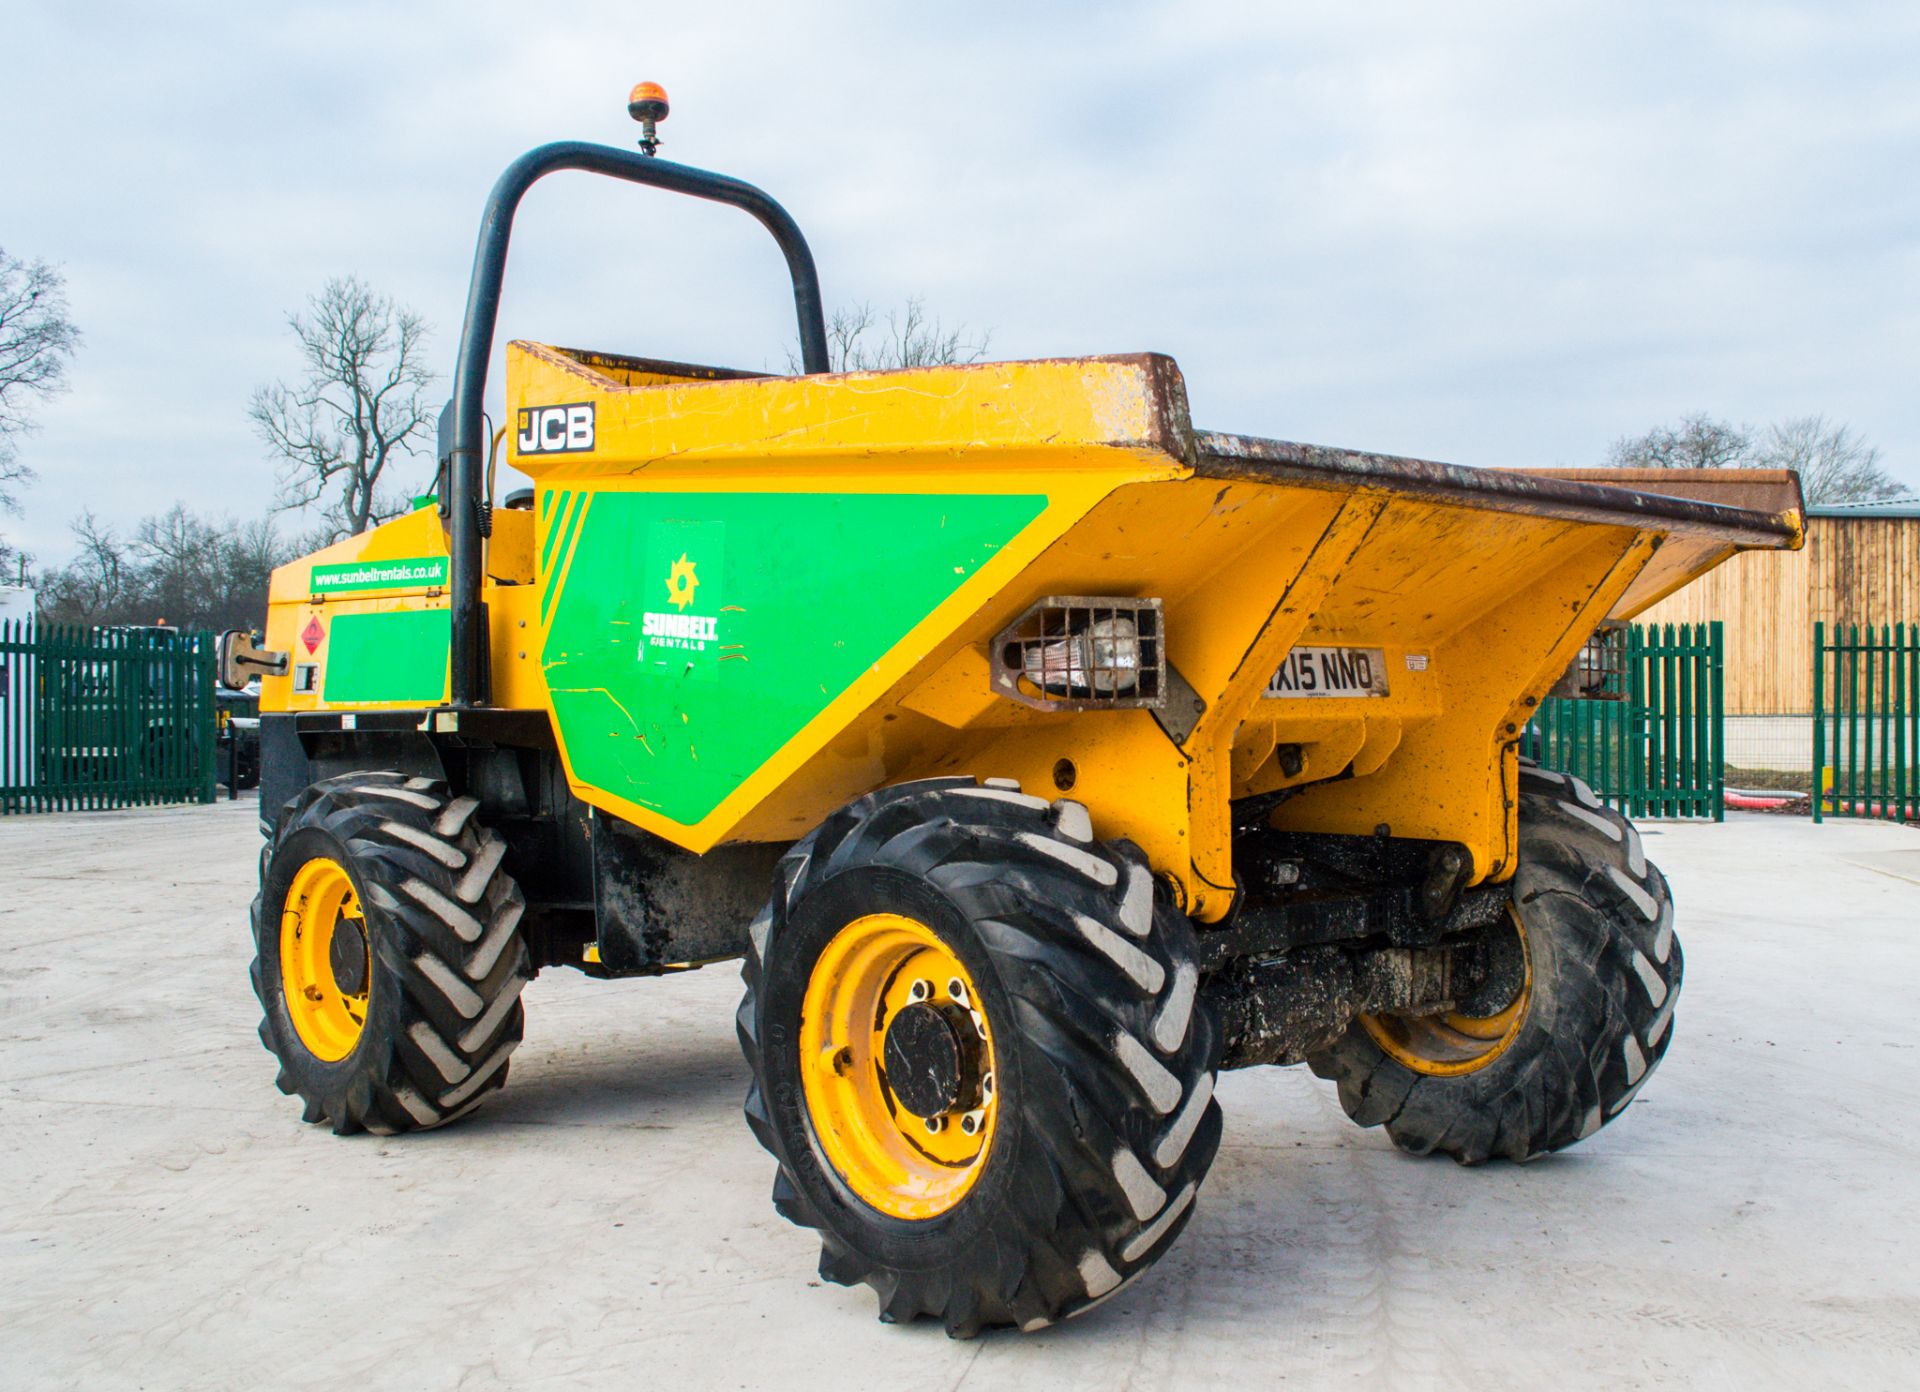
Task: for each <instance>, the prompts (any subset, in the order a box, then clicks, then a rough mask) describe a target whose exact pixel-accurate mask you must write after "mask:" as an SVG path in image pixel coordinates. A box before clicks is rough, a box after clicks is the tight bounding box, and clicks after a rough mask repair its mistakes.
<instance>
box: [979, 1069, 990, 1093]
mask: <svg viewBox="0 0 1920 1392" xmlns="http://www.w3.org/2000/svg"><path fill="white" fill-rule="evenodd" d="M980 1095H981V1096H982V1097H991V1096H993V1074H991V1073H983V1074H981V1075H980Z"/></svg>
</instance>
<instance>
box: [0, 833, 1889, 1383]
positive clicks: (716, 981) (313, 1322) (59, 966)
mask: <svg viewBox="0 0 1920 1392" xmlns="http://www.w3.org/2000/svg"><path fill="white" fill-rule="evenodd" d="M1648 832H1649V835H1648V840H1647V845H1648V851H1649V853H1650V854H1651V855H1653V856H1654V858H1655V859H1657V860H1659V861H1660V862H1662V863H1663V864H1664V865H1665V867H1666V869H1667V871H1668V874H1669V876H1670V877H1671V879H1672V882H1673V886H1674V891H1675V895H1676V898H1677V900H1678V902H1679V906H1680V918H1679V923H1680V931H1681V933H1682V935H1683V938H1684V941H1685V944H1686V951H1687V985H1686V995H1685V998H1684V999H1683V1001H1682V1003H1681V1007H1680V1010H1679V1012H1678V1015H1677V1027H1678V1028H1677V1035H1676V1039H1675V1043H1674V1045H1673V1048H1672V1051H1671V1052H1670V1053H1669V1054H1668V1056H1667V1060H1666V1063H1665V1065H1664V1067H1663V1068H1662V1070H1661V1072H1660V1075H1659V1076H1658V1077H1657V1078H1656V1079H1655V1080H1654V1081H1653V1083H1652V1084H1650V1085H1649V1086H1648V1087H1647V1088H1646V1089H1645V1091H1644V1092H1643V1093H1642V1094H1641V1099H1640V1100H1639V1101H1637V1102H1636V1103H1635V1104H1634V1105H1633V1107H1632V1108H1631V1109H1630V1110H1629V1111H1628V1112H1627V1113H1626V1114H1625V1115H1624V1116H1622V1117H1621V1118H1620V1120H1619V1122H1618V1123H1616V1124H1615V1125H1614V1126H1612V1127H1610V1128H1609V1129H1607V1130H1606V1131H1604V1132H1602V1133H1601V1134H1600V1135H1598V1136H1596V1137H1594V1138H1593V1139H1592V1140H1590V1141H1588V1142H1587V1143H1586V1144H1585V1145H1583V1146H1581V1147H1579V1148H1578V1149H1576V1150H1574V1151H1572V1152H1569V1153H1567V1154H1565V1155H1561V1156H1556V1157H1552V1158H1549V1159H1547V1160H1543V1161H1539V1162H1536V1163H1534V1164H1532V1165H1528V1166H1525V1167H1519V1166H1513V1165H1506V1164H1496V1165H1490V1166H1487V1167H1485V1168H1482V1169H1478V1170H1464V1169H1461V1168H1459V1167H1457V1166H1455V1165H1452V1164H1450V1163H1448V1162H1445V1161H1420V1160H1415V1159H1411V1158H1409V1157H1406V1156H1402V1155H1400V1154H1398V1153H1397V1152H1395V1151H1394V1150H1393V1148H1392V1147H1391V1146H1390V1145H1389V1144H1388V1143H1387V1141H1386V1139H1385V1137H1384V1136H1383V1135H1381V1134H1380V1133H1379V1132H1378V1131H1361V1130H1358V1129H1356V1128H1355V1127H1353V1126H1352V1125H1350V1124H1349V1123H1348V1122H1347V1121H1346V1119H1345V1117H1344V1116H1343V1115H1342V1114H1341V1112H1340V1110H1339V1107H1338V1105H1337V1104H1336V1102H1335V1100H1334V1098H1333V1095H1332V1092H1331V1090H1330V1089H1329V1088H1328V1087H1327V1086H1325V1085H1323V1084H1321V1083H1319V1082H1318V1081H1316V1080H1315V1079H1314V1078H1313V1077H1311V1076H1310V1075H1309V1074H1307V1073H1306V1072H1304V1071H1303V1070H1298V1069H1290V1070H1264V1071H1254V1072H1246V1073H1237V1074H1232V1075H1230V1076H1228V1077H1226V1078H1225V1079H1223V1080H1222V1083H1221V1087H1220V1095H1221V1100H1222V1102H1223V1103H1224V1105H1225V1107H1226V1113H1227V1133H1226V1141H1225V1144H1224V1146H1223V1147H1222V1150H1221V1153H1220V1160H1219V1163H1218V1165H1217V1166H1216V1167H1215V1169H1214V1172H1213V1177H1212V1179H1211V1180H1210V1181H1209V1183H1208V1185H1207V1187H1206V1189H1205V1191H1204V1193H1203V1196H1202V1199H1201V1203H1200V1207H1199V1211H1198V1215H1197V1217H1196V1219H1195V1221H1194V1222H1193V1224H1192V1225H1191V1226H1190V1227H1189V1228H1188V1230H1187V1232H1186V1234H1185V1236H1184V1237H1183V1238H1182V1240H1181V1241H1180V1243H1179V1244H1178V1246H1177V1247H1176V1248H1175V1250H1174V1251H1173V1252H1172V1253H1171V1254H1170V1255H1169V1256H1168V1257H1167V1258H1166V1259H1165V1260H1164V1261H1162V1262H1161V1263H1160V1265H1159V1266H1158V1267H1157V1268H1155V1269H1154V1270H1153V1271H1152V1272H1151V1273H1149V1274H1148V1275H1147V1276H1146V1277H1145V1278H1144V1279H1142V1280H1141V1281H1139V1282H1137V1283H1136V1284H1135V1285H1133V1286H1132V1287H1130V1288H1129V1289H1128V1290H1126V1291H1125V1292H1123V1293H1122V1294H1121V1295H1120V1296H1119V1297H1118V1298H1116V1299H1114V1300H1112V1301H1110V1302H1108V1303H1107V1304H1106V1305H1105V1306H1103V1307H1102V1308H1101V1309H1100V1310H1098V1311H1096V1312H1094V1313H1093V1314H1092V1315H1090V1316H1089V1317H1087V1318H1085V1319H1083V1320H1079V1321H1076V1322H1074V1323H1072V1324H1069V1325H1067V1326H1065V1327H1063V1328H1060V1329H1057V1330H1053V1331H1049V1332H1047V1333H1044V1334H1040V1335H1035V1336H1026V1337H1022V1336H1017V1335H995V1336H990V1337H987V1338H983V1339H980V1340H976V1341H974V1342H971V1343H951V1342H949V1341H948V1340H947V1339H946V1338H945V1336H944V1335H943V1334H942V1333H941V1331H940V1330H939V1329H938V1328H937V1327H934V1326H930V1325H927V1324H924V1323H922V1324H920V1325H916V1326H913V1327H909V1328H890V1327H887V1326H883V1325H880V1324H878V1323H876V1322H875V1319H874V1314H873V1304H872V1299H871V1297H870V1296H869V1295H868V1294H867V1293H865V1292H864V1291H850V1290H843V1289H840V1288H838V1287H833V1286H822V1285H820V1284H818V1283H817V1281H816V1279H815V1278H814V1276H813V1263H814V1259H815V1251H816V1249H815V1246H814V1243H813V1240H812V1239H811V1238H810V1237H809V1236H808V1235H807V1234H806V1233H804V1232H802V1231H800V1230H798V1229H795V1228H792V1227H789V1226H788V1225H787V1224H786V1223H784V1222H782V1221H781V1220H780V1219H778V1218H777V1217H775V1215H774V1213H773V1211H772V1209H771V1207H770V1206H769V1205H768V1202H767V1191H768V1186H769V1182H770V1180H771V1177H772V1165H771V1162H770V1160H769V1159H768V1158H767V1156H765V1155H764V1154H763V1153H762V1152H761V1151H760V1149H759V1147H758V1146H757V1145H755V1144H754V1142H753V1140H752V1139H751V1138H750V1137H749V1136H748V1134H747V1131H746V1128H745V1126H744V1125H743V1124H742V1123H741V1121H740V1115H739V1103H740V1097H741V1094H742V1092H743V1090H744V1088H745V1078H744V1074H743V1069H742V1064H741V1061H740V1057H739V1054H738V1053H737V1051H736V1049H735V1046H734V1041H733V1026H732V1012H733V1007H734V1003H735V1000H736V997H737V993H738V983H737V980H736V978H735V976H734V973H733V972H732V970H731V969H728V968H724V967H723V968H716V969H713V970H709V971H705V972H700V973H694V974H690V975H688V976H685V977H682V978H678V979H670V980H664V981H635V982H623V983H618V984H612V985H608V984H600V983H595V982H591V981H588V980H586V979H584V978H580V977H577V976H572V975H570V974H567V973H564V972H555V973H552V974H550V975H548V976H544V977H542V978H541V979H540V980H539V981H537V982H535V983H534V985H533V986H532V987H531V988H529V990H528V991H527V994H526V999H527V1008H528V1034H527V1043H526V1045H525V1046H524V1047H523V1048H522V1049H521V1050H520V1052H519V1053H518V1054H517V1055H516V1056H515V1058H514V1061H513V1077H512V1081H511V1082H510V1083H509V1084H508V1086H507V1089H506V1091H505V1092H504V1093H502V1094H500V1095H498V1096H497V1097H495V1098H494V1099H493V1100H492V1101H490V1102H489V1103H488V1104H487V1105H486V1106H485V1107H484V1108H482V1109H481V1111H480V1112H478V1113H477V1114H476V1115H475V1116H474V1117H472V1118H471V1119H469V1120H468V1121H466V1122H464V1123H462V1124H460V1125H458V1126H456V1127H453V1128H450V1129H449V1130H446V1131H444V1132H437V1133H433V1134H430V1135H425V1136H416V1137H413V1138H406V1139H398V1140H380V1139H377V1138H374V1137H368V1136H362V1137H356V1138H353V1139H351V1140H337V1139H335V1138H334V1137H333V1136H331V1135H329V1134H328V1133H326V1132H324V1131H321V1130H316V1129H314V1128H311V1127H307V1126H303V1125H302V1124H301V1123H300V1121H299V1119H298V1110H297V1107H296V1105H295V1104H294V1103H292V1102H291V1101H289V1100H288V1099H286V1098H283V1097H282V1096H280V1094H279V1093H278V1092H276V1091H275V1090H274V1087H273V1073H274V1068H273V1064H272V1062H271V1060H270V1059H269V1058H268V1057H267V1055H266V1054H265V1053H264V1052H262V1050H261V1049H260V1046H259V1045H258V1043H257V1042H256V1041H255V1036H254V1026H255V1023H256V1020H257V1018H258V1016H257V1012H256V1008H255V1004H254V1001H253V998H252V995H251V993H250V991H249V989H248V986H247V980H246V967H247V961H248V957H249V948H248V944H247V930H246V910H247V901H248V898H249V896H250V895H251V894H252V892H253V877H254V859H255V855H256V852H257V850H258V840H257V838H256V835H255V830H254V812H253V808H252V806H251V805H250V804H248V803H246V802H242V803H239V804H237V805H231V806H229V805H227V804H219V805H216V806H213V807H207V808H195V809H191V810H182V811H147V812H130V813H108V814H93V815H76V816H55V817H39V818H30V817H21V818H9V819H5V820H0V886H4V891H5V892H4V894H0V1099H3V1100H0V1116H3V1117H4V1128H3V1129H0V1385H4V1386H6V1387H19V1388H26V1387H80V1388H86V1389H89V1392H99V1390H101V1389H112V1388H130V1387H148V1388H171V1387H194V1388H228V1387H231V1388H236V1389H247V1392H256V1390H257V1389H261V1388H269V1389H278V1388H299V1387H327V1388H339V1387H343V1386H345V1387H401V1388H406V1389H409V1390H410V1392H411V1390H412V1389H435V1388H469V1387H492V1386H503V1385H505V1386H515V1387H616V1388H640V1387H662V1388H680V1387H700V1388H707V1387H713V1388H731V1387H768V1386H779V1387H782V1388H795V1389H800V1388H810V1387H822V1388H827V1387H831V1388H834V1389H838V1390H839V1392H844V1389H848V1388H863V1389H864V1388H881V1387H889V1388H891V1387H901V1388H938V1389H951V1388H962V1387H964V1388H988V1387H1015V1386H1018V1387H1020V1388H1022V1389H1044V1388H1055V1387H1059V1388H1068V1387H1072V1388H1099V1389H1118V1388H1134V1389H1147V1388H1175V1387H1181V1388H1185V1387H1207V1386H1212V1387H1219V1388H1228V1387H1235V1388H1238V1387H1255V1386H1258V1387H1267V1386H1274V1385H1282V1384H1284V1385H1290V1386H1299V1387H1321V1386H1340V1387H1345V1386H1365V1387H1382V1386H1385V1387H1406V1388H1426V1387H1435V1388H1455V1387H1457V1388H1472V1389H1475V1390H1476V1392H1483V1390H1484V1389H1489V1388H1493V1389H1500V1388H1519V1387H1535V1386H1538V1387H1554V1388H1585V1387H1595V1388H1598V1387H1623V1386H1634V1387H1637V1386H1674V1387H1685V1388H1700V1387H1724V1388H1729V1389H1733V1388H1738V1389H1749V1388H1756V1387H1786V1386H1805V1385H1813V1386H1823V1387H1832V1386H1845V1387H1848V1388H1850V1389H1863V1388H1880V1387H1892V1386H1895V1385H1896V1384H1898V1385H1902V1386H1904V1385H1905V1384H1906V1382H1907V1381H1908V1380H1909V1378H1910V1375H1911V1373H1912V1370H1913V1369H1914V1368H1915V1367H1916V1366H1920V1262H1916V1261H1915V1259H1914V1253H1915V1251H1916V1250H1920V1082H1917V1081H1916V1077H1917V1076H1920V1071H1917V1070H1916V1064H1917V1063H1920V1053H1916V1048H1917V1047H1920V1030H1916V1028H1915V1025H1914V1023H1913V1021H1914V1004H1913V997H1912V995H1911V994H1909V993H1910V992H1912V991H1913V990H1914V988H1915V985H1916V983H1920V832H1916V831H1914V830H1911V829H1904V828H1900V827H1894V826H1887V825H1877V824H1859V823H1855V824H1830V825H1828V826H1825V827H1820V828H1816V827H1813V826H1811V825H1810V824H1808V823H1806V822H1804V821H1798V820H1788V819H1782V818H1770V817H1759V816H1746V817H1741V816H1736V817H1734V818H1733V819H1732V820H1730V821H1729V822H1728V823H1727V824H1726V825H1724V826H1706V825H1698V826H1694V825H1672V824H1668V825H1659V826H1651V827H1649V828H1648Z"/></svg>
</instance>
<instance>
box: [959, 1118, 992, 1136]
mask: <svg viewBox="0 0 1920 1392" xmlns="http://www.w3.org/2000/svg"><path fill="white" fill-rule="evenodd" d="M985 1120H986V1117H985V1114H984V1113H982V1112H968V1113H967V1114H966V1115H965V1116H963V1117H961V1118H960V1129H961V1130H962V1131H964V1132H966V1133H967V1134H968V1135H969V1136H974V1135H978V1134H979V1132H980V1127H981V1126H982V1125H983V1124H984V1122H985Z"/></svg>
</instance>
